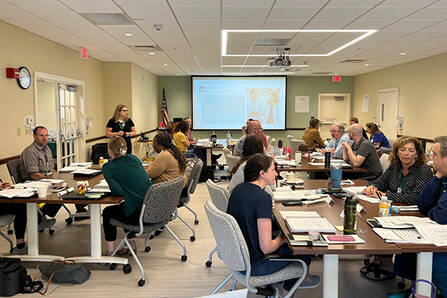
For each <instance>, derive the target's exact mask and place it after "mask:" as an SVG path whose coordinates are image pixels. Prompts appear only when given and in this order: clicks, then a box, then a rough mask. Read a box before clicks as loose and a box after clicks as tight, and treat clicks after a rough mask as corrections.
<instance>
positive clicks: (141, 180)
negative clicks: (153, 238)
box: [102, 136, 152, 255]
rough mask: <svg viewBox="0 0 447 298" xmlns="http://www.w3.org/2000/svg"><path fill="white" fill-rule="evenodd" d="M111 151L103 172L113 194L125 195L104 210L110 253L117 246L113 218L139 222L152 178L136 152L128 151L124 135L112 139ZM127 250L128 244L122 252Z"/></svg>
mask: <svg viewBox="0 0 447 298" xmlns="http://www.w3.org/2000/svg"><path fill="white" fill-rule="evenodd" d="M107 151H108V153H109V157H110V161H109V162H107V163H105V164H104V166H103V167H102V173H103V174H104V178H105V179H106V181H107V183H108V184H109V187H110V190H111V191H112V194H114V195H117V196H123V197H124V201H123V202H122V203H121V204H119V205H113V206H107V207H106V208H104V210H103V213H102V217H103V228H104V235H105V239H106V241H107V255H110V254H111V253H112V252H113V251H114V249H115V240H116V233H117V231H116V227H114V226H112V225H111V224H110V219H112V218H114V219H117V220H119V221H121V222H125V223H127V224H130V225H136V224H138V219H139V216H140V213H141V206H142V205H143V201H144V196H145V195H146V192H147V190H148V189H149V187H150V186H151V185H152V181H151V179H150V178H149V176H148V175H147V173H146V171H145V170H144V168H143V165H142V164H141V161H140V160H139V159H138V158H137V157H136V156H135V155H133V154H127V153H126V151H127V146H126V142H125V141H124V139H123V138H122V137H120V136H113V137H112V138H111V139H110V140H109V145H108V149H107ZM131 244H132V246H133V248H135V247H136V244H135V241H132V242H131ZM125 253H128V249H127V248H124V249H122V250H120V251H119V252H118V254H125Z"/></svg>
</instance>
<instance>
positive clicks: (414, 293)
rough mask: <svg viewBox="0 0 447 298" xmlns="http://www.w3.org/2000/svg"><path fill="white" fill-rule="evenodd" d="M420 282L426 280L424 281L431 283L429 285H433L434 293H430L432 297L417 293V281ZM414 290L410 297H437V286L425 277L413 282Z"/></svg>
mask: <svg viewBox="0 0 447 298" xmlns="http://www.w3.org/2000/svg"><path fill="white" fill-rule="evenodd" d="M418 282H421V283H423V282H424V283H427V284H429V285H430V286H431V291H432V294H431V295H430V297H428V296H425V295H421V294H416V283H418ZM412 290H413V294H412V295H411V296H410V297H412V298H435V297H436V288H435V285H434V284H432V283H431V282H429V281H428V280H425V279H418V280H415V281H414V283H413V288H412Z"/></svg>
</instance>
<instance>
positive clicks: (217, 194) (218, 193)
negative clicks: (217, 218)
mask: <svg viewBox="0 0 447 298" xmlns="http://www.w3.org/2000/svg"><path fill="white" fill-rule="evenodd" d="M206 187H207V188H208V192H209V194H210V197H211V201H212V202H213V204H214V205H215V206H216V207H217V209H219V210H220V211H222V212H227V207H228V199H229V198H230V194H229V193H228V190H227V189H226V188H223V187H221V186H219V185H217V184H216V183H214V182H213V181H211V180H210V179H208V181H206ZM215 252H217V247H215V248H214V249H213V250H212V251H211V252H210V255H209V257H208V261H206V263H205V266H206V267H211V265H212V264H213V254H214V253H215Z"/></svg>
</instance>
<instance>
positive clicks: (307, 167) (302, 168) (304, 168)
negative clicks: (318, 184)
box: [278, 155, 368, 173]
mask: <svg viewBox="0 0 447 298" xmlns="http://www.w3.org/2000/svg"><path fill="white" fill-rule="evenodd" d="M318 162H321V160H318ZM278 170H279V171H291V172H329V171H330V170H331V168H330V167H325V166H324V165H323V166H315V165H311V164H309V162H308V161H307V156H305V155H303V156H302V158H301V164H300V165H298V166H282V165H278ZM343 172H355V173H366V172H368V171H367V170H366V169H364V168H343Z"/></svg>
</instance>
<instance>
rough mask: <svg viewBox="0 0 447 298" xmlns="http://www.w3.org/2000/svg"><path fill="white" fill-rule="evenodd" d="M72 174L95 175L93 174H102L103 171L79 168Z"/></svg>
mask: <svg viewBox="0 0 447 298" xmlns="http://www.w3.org/2000/svg"><path fill="white" fill-rule="evenodd" d="M71 173H72V174H78V175H93V174H97V173H101V170H94V169H86V168H78V169H77V170H76V171H73V172H71Z"/></svg>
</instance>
